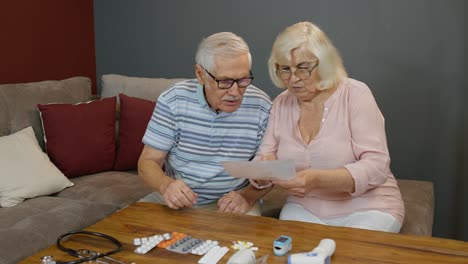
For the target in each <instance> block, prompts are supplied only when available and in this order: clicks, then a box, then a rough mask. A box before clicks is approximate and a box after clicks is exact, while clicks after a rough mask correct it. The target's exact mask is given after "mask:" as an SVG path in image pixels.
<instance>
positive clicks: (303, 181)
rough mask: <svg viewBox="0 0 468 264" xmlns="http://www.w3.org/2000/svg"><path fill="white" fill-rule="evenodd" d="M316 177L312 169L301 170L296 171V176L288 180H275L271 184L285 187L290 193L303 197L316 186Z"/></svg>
mask: <svg viewBox="0 0 468 264" xmlns="http://www.w3.org/2000/svg"><path fill="white" fill-rule="evenodd" d="M316 179H317V177H316V174H315V173H314V171H313V170H303V171H300V172H298V173H296V177H294V178H292V179H290V180H275V181H273V184H275V185H279V186H281V187H283V188H285V189H286V190H287V192H288V193H290V194H291V195H294V196H298V197H305V196H306V194H308V193H309V192H310V191H312V190H313V189H315V188H316V187H317V182H316Z"/></svg>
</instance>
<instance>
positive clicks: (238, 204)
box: [218, 191, 253, 214]
mask: <svg viewBox="0 0 468 264" xmlns="http://www.w3.org/2000/svg"><path fill="white" fill-rule="evenodd" d="M252 206H253V205H250V204H249V203H248V202H247V200H246V199H245V198H244V196H242V195H241V194H240V193H238V192H235V191H232V192H229V193H228V194H226V195H225V196H223V197H221V198H220V199H219V200H218V211H220V212H226V213H236V214H245V213H247V212H248V211H249V210H250V208H252Z"/></svg>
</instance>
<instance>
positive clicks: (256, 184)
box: [250, 154, 276, 189]
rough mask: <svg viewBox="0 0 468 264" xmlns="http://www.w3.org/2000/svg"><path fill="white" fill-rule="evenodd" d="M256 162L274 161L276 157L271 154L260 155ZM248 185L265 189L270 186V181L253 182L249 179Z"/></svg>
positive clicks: (253, 180)
mask: <svg viewBox="0 0 468 264" xmlns="http://www.w3.org/2000/svg"><path fill="white" fill-rule="evenodd" d="M257 160H258V161H264V160H276V156H275V155H273V154H268V155H261V156H260V157H259V158H258V159H257ZM250 183H251V184H252V185H253V186H254V187H255V188H257V189H265V188H268V187H270V186H271V181H269V180H255V179H251V180H250Z"/></svg>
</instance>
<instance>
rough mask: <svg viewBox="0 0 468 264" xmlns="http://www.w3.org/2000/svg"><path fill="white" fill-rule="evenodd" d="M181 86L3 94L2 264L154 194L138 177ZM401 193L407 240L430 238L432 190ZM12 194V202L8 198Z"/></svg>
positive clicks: (81, 81) (106, 85)
mask: <svg viewBox="0 0 468 264" xmlns="http://www.w3.org/2000/svg"><path fill="white" fill-rule="evenodd" d="M180 80H183V79H163V78H139V77H128V76H123V75H115V74H107V75H103V76H102V90H101V94H100V96H99V98H96V96H92V95H91V81H90V79H89V78H87V77H72V78H69V79H65V80H58V81H57V80H53V81H42V82H35V83H22V84H4V85H0V165H1V164H3V167H1V166H0V205H1V207H0V264H9V263H17V262H18V261H20V260H22V259H24V258H26V257H28V256H30V255H32V254H34V253H35V252H37V251H39V250H41V249H44V248H46V247H47V246H49V245H51V244H53V243H54V242H55V240H56V238H57V237H58V236H59V235H60V234H63V233H65V232H67V231H70V230H76V229H83V228H85V227H87V226H89V225H91V224H93V223H95V222H97V221H99V220H100V219H102V218H104V217H106V216H108V215H109V214H112V213H113V212H115V211H117V210H119V209H122V208H124V207H126V206H128V205H129V204H131V203H134V202H136V201H138V200H139V199H140V198H141V197H143V196H145V195H146V194H148V193H150V192H151V190H150V189H149V188H148V187H147V186H145V184H144V183H143V182H142V181H141V179H140V177H138V175H137V172H136V161H137V158H138V155H139V152H141V147H142V145H141V146H140V145H138V144H141V140H140V139H141V135H142V133H144V130H145V128H146V125H145V124H146V123H147V120H148V119H149V117H150V116H151V112H152V109H153V108H154V102H155V101H156V99H157V97H158V96H159V94H160V93H161V92H162V91H163V90H164V89H165V88H166V87H168V86H170V85H171V84H173V83H175V82H177V81H180ZM103 105H105V107H106V109H107V110H103V109H104V108H103V107H104V106H103ZM143 113H144V114H143ZM101 120H105V121H101ZM103 123H105V124H106V125H105V126H103V125H102V124H103ZM97 126H99V127H97ZM110 131H111V132H110ZM136 131H137V132H138V133H136ZM18 135H21V136H18ZM31 135H34V136H31ZM28 137H29V138H28ZM31 137H32V138H33V139H31ZM34 137H35V138H34ZM18 138H19V139H18ZM81 138H86V140H85V141H83V142H81V141H80V140H81ZM25 142H27V143H25ZM104 143H105V144H108V145H104V146H100V145H101V144H104ZM8 144H9V145H8ZM25 145H27V146H28V147H26V148H25V147H24V146H25ZM8 146H10V148H9V149H8V150H6V148H7V147H8ZM135 146H138V147H135ZM2 147H3V149H1V148H2ZM23 148H25V150H24V152H18V153H16V151H11V150H12V149H13V150H15V149H23ZM1 152H4V154H1ZM45 152H46V153H47V155H46V154H44V153H45ZM32 153H35V154H34V155H33V154H32ZM2 155H3V156H2ZM15 155H17V157H18V158H17V159H16V158H15V159H13V158H12V157H16V156H15ZM41 155H43V156H41ZM80 155H81V156H80ZM39 156H40V158H38V157H39ZM1 159H4V161H2V160H1ZM36 159H37V162H36V161H35V160H36ZM18 160H20V161H18ZM2 162H3V163H2ZM15 162H16V163H19V164H16V163H15ZM36 163H37V164H36ZM12 164H16V165H14V166H15V167H13V169H12V168H11V167H12V166H13V165H12ZM38 164H39V165H38ZM44 164H45V165H44ZM4 167H10V170H8V169H5V168H4ZM16 168H18V170H17V169H16ZM44 168H47V169H44ZM28 169H34V171H33V172H29V171H28ZM42 170H44V171H45V172H44V173H42ZM41 173H42V174H41ZM49 174H50V175H54V177H51V178H49V176H50V175H49ZM39 175H40V176H39ZM22 177H24V178H22ZM20 183H21V184H20ZM28 183H31V184H29V185H28ZM398 184H399V186H400V189H401V191H402V195H403V199H404V202H405V207H406V218H405V223H404V225H403V228H402V231H401V233H405V234H412V235H424V236H430V235H431V232H432V219H433V210H434V209H433V208H434V196H433V193H434V192H433V186H432V183H430V182H423V181H412V180H400V179H399V180H398ZM26 185H27V187H26V188H23V187H24V186H26ZM12 186H13V187H12ZM8 188H10V189H14V190H13V191H11V190H7V189H8ZM41 188H42V189H41ZM19 189H26V191H25V193H24V192H20V193H19V194H18V191H17V190H19ZM37 189H41V190H37ZM12 192H13V193H15V192H17V193H16V197H14V199H13V198H11V197H7V196H12V195H11V193H12ZM285 197H286V196H285V192H284V191H283V190H281V189H279V188H275V189H274V190H273V191H271V192H270V193H269V194H268V195H267V196H265V197H264V199H263V200H262V213H263V215H265V216H270V217H278V214H279V211H280V209H281V207H282V205H283V203H284V200H285ZM7 198H8V199H7ZM10 198H11V199H10ZM38 261H39V260H38Z"/></svg>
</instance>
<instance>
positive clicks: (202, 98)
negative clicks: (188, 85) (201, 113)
mask: <svg viewBox="0 0 468 264" xmlns="http://www.w3.org/2000/svg"><path fill="white" fill-rule="evenodd" d="M197 97H198V103H199V104H200V107H202V108H206V107H209V106H208V102H206V98H205V91H204V90H203V85H201V84H197Z"/></svg>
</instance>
